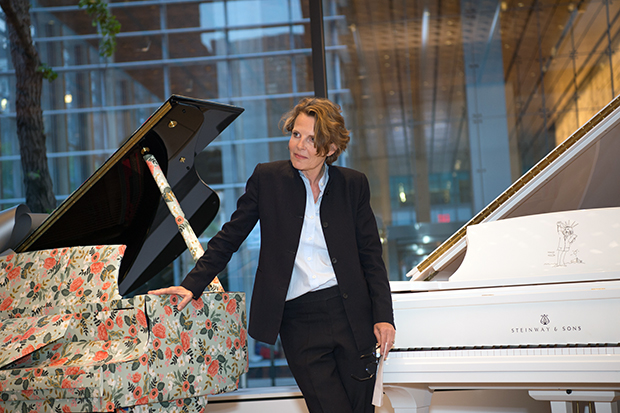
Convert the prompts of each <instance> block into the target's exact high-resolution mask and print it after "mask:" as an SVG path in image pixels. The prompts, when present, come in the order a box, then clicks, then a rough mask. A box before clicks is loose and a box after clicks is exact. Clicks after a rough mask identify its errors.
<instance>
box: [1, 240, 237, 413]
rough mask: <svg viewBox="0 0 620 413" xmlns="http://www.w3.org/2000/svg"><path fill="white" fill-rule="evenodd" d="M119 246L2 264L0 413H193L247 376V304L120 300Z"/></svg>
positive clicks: (218, 296)
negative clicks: (180, 307)
mask: <svg viewBox="0 0 620 413" xmlns="http://www.w3.org/2000/svg"><path fill="white" fill-rule="evenodd" d="M124 251H125V246H123V245H107V246H88V247H73V248H62V249H60V248H59V249H53V250H43V251H35V252H25V253H21V254H12V255H8V256H5V257H0V413H5V412H30V411H36V412H91V411H95V412H104V411H108V412H109V411H134V412H147V411H148V412H157V411H166V412H174V411H179V412H200V411H204V410H205V406H206V403H207V400H206V396H207V395H209V394H217V393H222V392H227V391H232V390H235V389H236V388H237V386H238V383H239V377H240V376H241V374H243V373H244V372H246V371H247V354H248V353H247V339H246V337H247V336H246V330H245V325H246V313H245V295H244V294H243V293H232V292H231V293H226V292H224V293H205V294H203V296H202V297H201V299H199V300H195V301H192V303H191V305H188V306H187V307H186V308H185V309H184V310H183V311H178V309H177V301H178V299H177V296H164V297H159V296H148V295H140V296H135V297H133V298H129V299H122V298H121V297H120V295H119V294H118V288H117V281H116V280H117V272H118V268H119V265H120V262H121V259H122V257H123V253H124Z"/></svg>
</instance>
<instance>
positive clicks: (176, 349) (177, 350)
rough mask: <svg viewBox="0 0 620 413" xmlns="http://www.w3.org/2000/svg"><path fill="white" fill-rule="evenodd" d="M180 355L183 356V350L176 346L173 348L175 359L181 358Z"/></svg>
mask: <svg viewBox="0 0 620 413" xmlns="http://www.w3.org/2000/svg"><path fill="white" fill-rule="evenodd" d="M181 354H183V348H182V347H181V346H176V347H175V348H174V355H175V356H177V357H181Z"/></svg>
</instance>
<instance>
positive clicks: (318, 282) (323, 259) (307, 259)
mask: <svg viewBox="0 0 620 413" xmlns="http://www.w3.org/2000/svg"><path fill="white" fill-rule="evenodd" d="M328 170H329V166H328V165H327V164H325V171H324V172H323V176H322V177H321V179H320V181H319V189H320V190H321V192H320V193H319V197H318V199H317V201H316V202H314V196H313V194H312V188H311V187H310V180H309V179H308V178H306V176H305V175H304V174H303V173H302V172H301V171H299V174H300V175H301V178H302V180H303V181H304V185H305V186H306V211H305V214H304V223H303V226H302V228H301V237H300V239H299V247H298V249H297V255H296V256H295V265H294V267H293V274H292V276H291V283H290V284H289V287H288V293H287V294H286V299H287V300H292V299H293V298H297V297H299V296H300V295H303V294H305V293H307V292H310V291H317V290H321V289H323V288H328V287H332V286H334V285H338V281H337V280H336V274H335V273H334V268H333V267H332V263H331V259H330V258H329V252H328V251H327V244H326V243H325V236H324V235H323V228H322V227H321V216H320V210H321V200H322V199H323V192H324V191H325V187H326V186H327V181H328V180H329V172H328Z"/></svg>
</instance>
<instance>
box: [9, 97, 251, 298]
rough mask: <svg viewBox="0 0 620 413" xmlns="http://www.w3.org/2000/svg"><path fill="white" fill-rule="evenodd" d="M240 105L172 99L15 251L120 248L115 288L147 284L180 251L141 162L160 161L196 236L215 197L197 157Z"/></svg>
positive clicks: (214, 211) (239, 110) (181, 246)
mask: <svg viewBox="0 0 620 413" xmlns="http://www.w3.org/2000/svg"><path fill="white" fill-rule="evenodd" d="M242 112H243V109H242V108H239V107H235V106H230V105H225V104H221V103H214V102H208V101H205V100H199V99H193V98H188V97H184V96H177V95H172V96H171V97H170V98H169V99H168V100H167V101H166V102H165V103H164V104H163V105H162V106H161V107H159V109H157V110H156V111H155V112H154V113H153V114H152V115H151V117H150V118H149V119H148V120H147V121H146V122H144V124H142V126H140V127H139V128H138V129H137V130H136V131H135V132H134V133H133V134H132V135H131V136H130V137H129V138H128V139H127V140H125V142H123V143H122V144H121V146H120V148H119V149H118V150H117V151H116V152H115V153H114V154H113V155H112V156H111V157H110V158H109V159H108V160H107V161H106V162H105V163H104V164H103V165H101V167H99V168H98V169H97V170H96V171H95V173H94V174H93V175H91V176H90V178H88V180H86V181H85V182H84V183H83V184H82V185H81V186H80V187H79V188H77V189H76V190H75V191H74V192H73V193H72V194H71V195H70V196H69V197H68V198H67V199H66V200H65V201H64V202H63V203H62V204H60V205H59V206H58V207H57V208H56V209H55V210H54V211H53V212H52V213H51V214H50V216H49V217H48V218H47V219H46V220H45V221H44V222H43V223H42V224H41V225H40V226H39V227H38V228H37V229H36V230H35V231H34V232H33V233H32V234H30V236H28V237H27V238H26V239H25V240H24V241H23V242H22V243H21V244H20V245H18V246H17V248H16V249H15V250H16V252H26V251H35V250H43V249H52V248H60V247H73V246H80V245H94V244H108V245H109V244H125V245H127V250H126V252H125V257H124V259H123V261H122V263H121V267H120V270H119V280H118V284H119V290H120V293H121V294H126V293H128V292H130V291H132V290H134V289H135V288H137V287H138V286H140V285H142V284H144V283H145V282H146V281H148V280H149V279H150V278H152V277H153V276H154V275H156V274H157V273H159V272H160V271H161V270H162V269H163V268H164V267H165V266H167V265H168V264H170V263H171V262H172V261H173V260H174V259H175V258H176V257H178V256H179V255H180V254H181V253H182V252H183V251H184V250H185V249H186V245H185V242H184V241H183V238H182V237H181V235H180V234H179V232H178V229H177V226H176V224H175V222H174V218H173V217H172V215H171V214H170V212H169V211H168V208H167V207H166V205H165V202H164V201H163V200H162V199H161V194H160V192H159V189H158V187H157V185H156V184H155V181H154V179H153V177H152V175H151V173H150V172H149V170H148V167H147V165H146V163H145V161H144V160H143V158H142V154H141V151H142V149H143V148H145V147H147V148H148V149H149V151H150V153H151V154H153V155H154V156H155V157H156V158H157V161H158V162H159V164H160V166H161V168H162V170H163V171H164V173H165V175H166V178H167V179H168V182H169V183H170V186H171V188H172V190H173V192H174V193H175V195H176V197H177V199H178V201H179V203H180V204H181V207H182V209H183V211H184V213H185V216H186V218H187V219H188V220H189V222H190V224H191V226H192V228H193V229H194V231H195V232H196V233H197V234H200V233H202V232H203V231H204V230H205V229H206V228H207V226H208V225H209V224H210V223H211V221H212V220H213V219H214V218H215V216H216V214H217V211H218V209H219V198H218V196H217V194H216V193H215V192H214V191H213V190H212V189H211V188H209V187H208V186H207V185H206V184H205V183H204V182H202V180H201V179H200V177H199V176H198V174H197V173H196V165H195V164H194V160H195V158H196V156H197V155H198V154H199V153H200V152H201V151H202V150H203V149H204V148H205V147H206V146H207V145H208V144H209V143H211V142H212V141H213V140H214V139H215V138H216V137H217V136H218V135H219V134H220V133H221V132H222V131H223V130H224V129H225V128H226V127H227V126H228V125H230V123H232V122H233V121H234V120H235V119H236V118H237V117H238V116H239V115H240V114H241V113H242Z"/></svg>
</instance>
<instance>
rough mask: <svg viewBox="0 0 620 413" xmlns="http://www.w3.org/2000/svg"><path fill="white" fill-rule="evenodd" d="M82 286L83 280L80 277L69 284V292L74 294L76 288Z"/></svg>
mask: <svg viewBox="0 0 620 413" xmlns="http://www.w3.org/2000/svg"><path fill="white" fill-rule="evenodd" d="M82 284H84V280H83V279H82V277H78V278H76V279H75V280H73V281H72V282H71V285H70V286H69V291H71V292H75V291H76V290H77V289H78V288H80V287H81V286H82Z"/></svg>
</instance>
